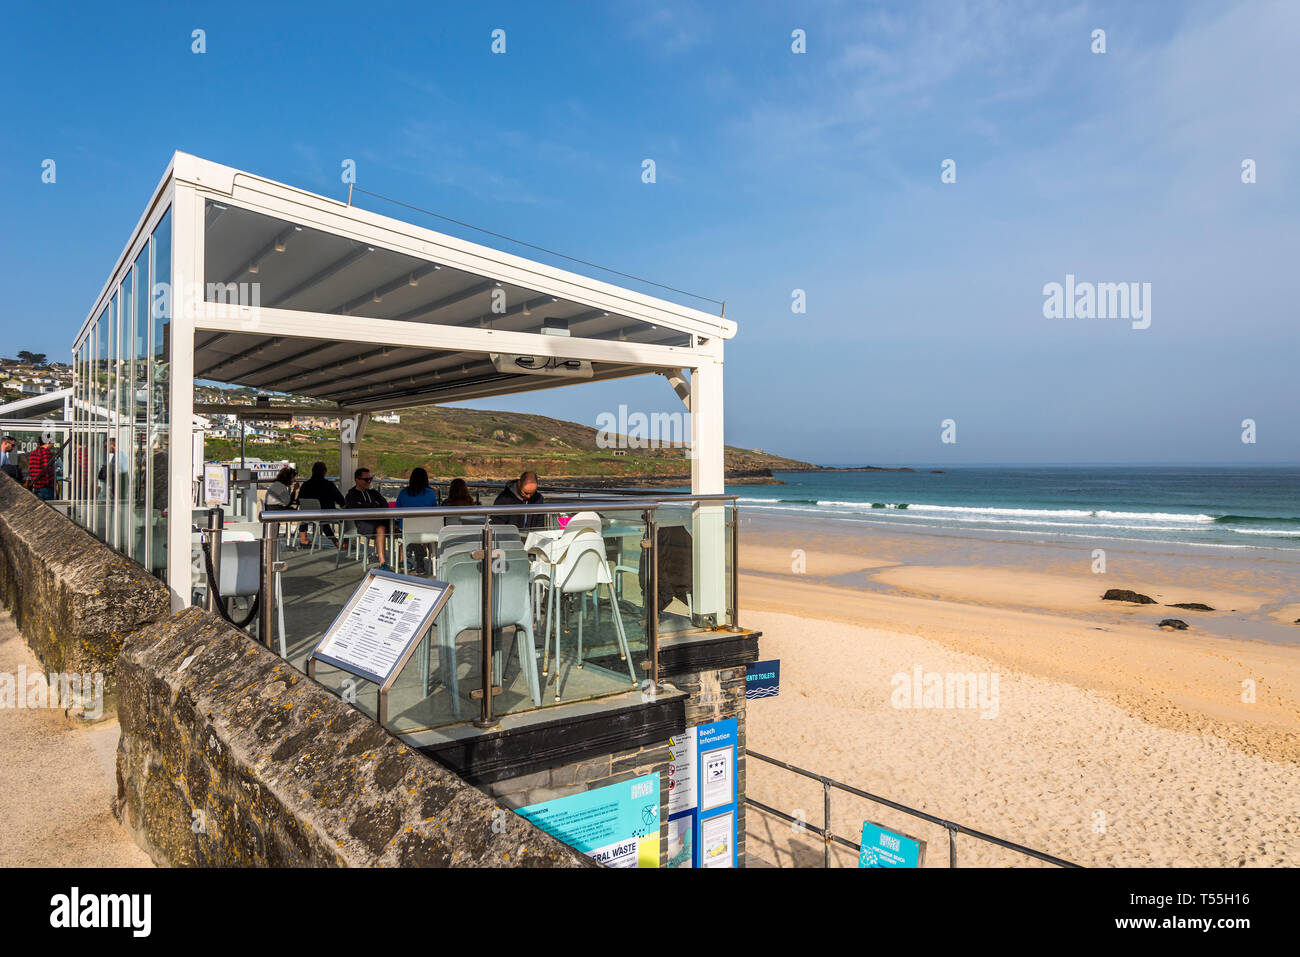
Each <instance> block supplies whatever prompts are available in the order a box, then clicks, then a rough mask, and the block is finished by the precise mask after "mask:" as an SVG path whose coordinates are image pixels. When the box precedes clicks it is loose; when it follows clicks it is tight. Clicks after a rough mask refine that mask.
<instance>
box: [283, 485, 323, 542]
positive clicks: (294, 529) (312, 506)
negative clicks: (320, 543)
mask: <svg viewBox="0 0 1300 957" xmlns="http://www.w3.org/2000/svg"><path fill="white" fill-rule="evenodd" d="M298 508H299V509H300V510H301V511H304V512H316V511H320V502H319V501H318V500H317V499H314V498H300V499H298ZM304 524H305V525H306V526H307V534H308V535H310V536H311V549H310V550H311V551H313V552H314V551H316V541H317V539H319V538H320V537H321V533H320V522H294V523H293V524H292V525H290V526H289V530H290V531H289V541H291V542H295V541H297V540H298V527H299V526H300V525H304Z"/></svg>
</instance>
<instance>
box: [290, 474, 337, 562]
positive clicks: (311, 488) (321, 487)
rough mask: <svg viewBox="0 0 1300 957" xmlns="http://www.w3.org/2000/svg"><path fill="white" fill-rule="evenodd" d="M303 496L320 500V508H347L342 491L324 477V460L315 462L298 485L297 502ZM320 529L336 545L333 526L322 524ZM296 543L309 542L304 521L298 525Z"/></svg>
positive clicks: (306, 543)
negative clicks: (307, 477)
mask: <svg viewBox="0 0 1300 957" xmlns="http://www.w3.org/2000/svg"><path fill="white" fill-rule="evenodd" d="M305 498H310V499H315V500H316V501H318V502H320V507H321V508H347V505H348V503H347V501H346V500H345V499H344V498H343V493H342V492H340V491H339V490H338V486H336V485H335V484H334V483H333V482H331V481H330V480H329V479H327V478H326V477H325V463H324V462H316V463H315V464H314V465H312V467H311V478H309V479H308V480H307V481H305V482H303V483H302V485H300V486H299V487H298V501H299V503H301V502H302V500H303V499H305ZM299 507H301V505H299ZM321 531H322V532H324V533H325V537H326V538H328V539H329V540H330V542H331V544H333V545H335V546H337V545H338V540H337V539H336V538H335V537H334V526H332V525H322V526H321ZM298 543H299V544H301V545H310V544H311V542H310V541H309V540H308V538H307V523H306V522H303V523H302V524H301V525H299V526H298Z"/></svg>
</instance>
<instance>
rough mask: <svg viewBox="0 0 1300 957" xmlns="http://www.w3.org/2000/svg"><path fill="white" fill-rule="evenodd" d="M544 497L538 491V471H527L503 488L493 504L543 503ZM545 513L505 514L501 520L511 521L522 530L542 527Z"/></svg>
mask: <svg viewBox="0 0 1300 957" xmlns="http://www.w3.org/2000/svg"><path fill="white" fill-rule="evenodd" d="M543 501H544V499H543V498H542V493H541V492H539V491H537V473H536V472H525V473H524V474H523V475H521V476H519V480H518V481H517V482H511V483H510V484H508V485H507V486H506V487H505V488H503V489H502V490H501V494H500V495H498V496H497V497H496V501H495V502H493V503H492V504H493V505H541V504H542V503H543ZM544 518H545V516H544V515H505V516H502V518H501V521H503V522H509V523H510V524H511V525H514V526H516V527H517V528H518V529H519V530H520V531H524V530H526V529H529V528H541V527H542V526H543V525H544V524H545V522H544V521H543V519H544Z"/></svg>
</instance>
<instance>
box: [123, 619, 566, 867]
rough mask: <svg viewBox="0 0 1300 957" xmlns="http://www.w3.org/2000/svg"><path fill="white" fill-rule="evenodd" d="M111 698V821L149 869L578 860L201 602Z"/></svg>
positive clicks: (132, 651)
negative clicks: (151, 863) (114, 727)
mask: <svg viewBox="0 0 1300 957" xmlns="http://www.w3.org/2000/svg"><path fill="white" fill-rule="evenodd" d="M118 689H119V692H118V694H119V703H118V718H119V721H120V722H121V726H122V738H121V742H120V744H119V748H118V760H117V773H118V796H117V800H116V802H115V807H114V812H115V813H116V815H117V816H118V819H119V820H121V821H122V823H123V824H124V825H126V827H127V828H128V829H129V830H130V831H131V832H132V833H133V835H135V838H136V840H137V842H138V843H139V844H140V845H141V846H142V847H144V848H145V850H147V851H148V852H149V853H150V855H151V856H152V857H153V858H154V860H155V861H157V862H158V863H160V864H168V865H176V866H194V865H199V866H408V867H409V866H416V867H418V866H465V867H520V866H523V867H529V866H533V867H538V866H540V867H557V866H565V867H582V866H591V862H589V861H588V860H587V859H586V858H585V857H584V856H583V855H581V854H579V853H578V852H577V851H574V850H573V849H572V848H570V847H569V846H567V845H565V844H563V843H562V842H560V841H558V840H556V839H554V838H552V837H550V836H549V835H547V834H545V833H544V832H542V831H541V830H539V829H537V828H535V827H534V826H533V825H531V824H529V823H528V822H527V821H525V820H523V819H522V818H520V817H519V816H518V815H516V814H513V813H511V812H510V811H508V810H506V809H505V808H503V807H502V806H501V805H499V804H498V803H497V802H496V801H494V800H492V798H490V797H489V796H488V795H486V794H484V793H483V792H482V791H479V790H478V789H476V788H474V787H472V786H471V785H469V784H467V783H465V782H464V781H462V780H461V779H460V778H459V777H457V776H456V775H455V774H453V773H451V772H450V771H447V770H446V769H445V768H443V767H442V766H441V765H438V764H437V763H435V762H433V761H431V760H429V759H428V758H426V757H424V756H423V755H420V754H418V753H417V752H415V751H413V750H412V749H410V748H408V747H407V746H406V745H404V744H402V743H401V742H400V741H398V740H397V739H396V738H394V737H392V736H391V735H389V734H388V733H387V732H386V731H384V730H383V729H382V728H380V727H379V725H377V724H376V723H375V722H374V721H373V720H372V719H370V718H368V717H367V716H366V715H364V714H362V713H361V712H360V711H358V710H356V709H355V708H353V707H351V706H350V705H347V704H345V703H344V702H343V701H341V700H340V699H339V698H337V697H335V696H334V695H332V694H330V693H329V692H328V691H326V690H325V689H324V688H322V687H321V686H319V685H318V684H316V683H315V682H313V681H311V680H310V679H308V678H307V677H306V676H305V675H303V674H301V673H299V672H297V671H295V670H294V669H293V668H291V667H289V666H288V665H286V664H285V662H283V661H282V660H281V659H280V658H278V657H277V656H276V655H274V654H273V653H271V652H269V651H267V650H266V649H265V648H263V647H262V646H261V645H259V644H257V643H256V642H254V641H253V640H252V639H250V638H249V637H247V636H246V635H244V634H243V633H242V632H239V631H237V630H235V629H233V628H231V627H230V626H229V625H227V624H226V623H224V622H221V621H218V620H216V619H214V618H213V617H212V616H210V615H208V614H207V613H206V612H203V611H201V610H199V609H196V608H190V609H186V610H185V611H182V612H180V613H179V614H177V615H176V616H175V618H173V619H171V620H170V621H168V622H165V623H162V624H158V625H154V626H151V627H149V628H145V629H142V630H139V631H137V632H135V633H134V634H132V635H130V636H129V637H128V640H127V642H126V644H125V646H124V647H123V649H122V654H121V658H120V661H119V664H118Z"/></svg>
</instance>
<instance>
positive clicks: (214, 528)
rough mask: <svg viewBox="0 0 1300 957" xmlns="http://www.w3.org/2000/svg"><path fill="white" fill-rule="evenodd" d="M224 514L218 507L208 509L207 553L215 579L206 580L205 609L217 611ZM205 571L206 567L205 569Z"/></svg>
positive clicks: (214, 612)
mask: <svg viewBox="0 0 1300 957" xmlns="http://www.w3.org/2000/svg"><path fill="white" fill-rule="evenodd" d="M224 519H225V514H224V513H223V512H222V510H221V509H220V508H210V509H208V527H207V533H208V554H210V555H211V556H212V575H213V577H215V578H216V581H211V580H209V581H208V601H207V609H208V611H210V612H212V613H213V614H214V615H215V614H216V613H217V590H218V589H219V588H220V587H221V530H222V526H223V525H224V524H225V522H224ZM205 571H206V569H205Z"/></svg>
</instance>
